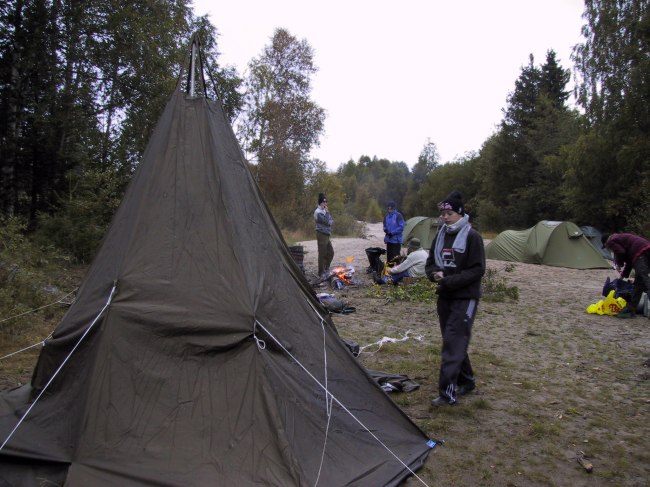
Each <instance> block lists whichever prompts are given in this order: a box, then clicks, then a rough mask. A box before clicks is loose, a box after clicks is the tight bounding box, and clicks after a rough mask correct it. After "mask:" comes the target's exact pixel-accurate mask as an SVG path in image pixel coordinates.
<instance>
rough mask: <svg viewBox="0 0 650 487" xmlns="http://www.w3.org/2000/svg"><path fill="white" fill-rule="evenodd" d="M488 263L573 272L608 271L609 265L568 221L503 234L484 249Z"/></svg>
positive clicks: (540, 223) (542, 224)
mask: <svg viewBox="0 0 650 487" xmlns="http://www.w3.org/2000/svg"><path fill="white" fill-rule="evenodd" d="M485 256H486V257H487V258H488V259H495V260H506V261H511V262H524V263H527V264H542V265H549V266H556V267H569V268H573V269H608V268H611V264H610V263H609V262H607V260H606V259H605V258H604V257H603V255H602V254H601V253H600V252H599V251H598V250H596V248H595V247H594V246H593V245H592V244H591V243H590V242H589V240H587V238H586V237H585V235H584V234H583V231H582V230H581V229H580V228H579V227H578V226H577V225H576V224H575V223H571V222H567V221H546V220H544V221H540V222H538V223H537V225H535V226H534V227H532V228H529V229H527V230H506V231H504V232H501V233H500V234H499V235H497V236H496V237H495V238H494V240H492V241H491V242H490V243H489V244H488V245H487V246H486V248H485Z"/></svg>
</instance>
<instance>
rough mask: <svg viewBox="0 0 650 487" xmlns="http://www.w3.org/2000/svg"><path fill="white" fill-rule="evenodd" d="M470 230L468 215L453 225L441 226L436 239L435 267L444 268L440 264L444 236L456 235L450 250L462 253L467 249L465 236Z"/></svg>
mask: <svg viewBox="0 0 650 487" xmlns="http://www.w3.org/2000/svg"><path fill="white" fill-rule="evenodd" d="M471 228H472V225H470V223H469V215H467V214H465V215H463V218H461V219H460V220H458V221H457V222H456V223H454V224H453V225H446V224H445V225H443V226H442V228H441V229H440V231H439V232H438V237H437V238H436V248H435V254H434V256H435V258H436V267H438V268H439V269H442V268H443V267H444V265H443V263H442V247H443V246H444V244H445V234H446V233H449V234H451V235H454V234H456V238H455V239H454V244H453V245H452V248H453V249H454V251H456V252H459V253H461V254H462V253H464V252H465V248H466V247H467V235H469V231H470V229H471Z"/></svg>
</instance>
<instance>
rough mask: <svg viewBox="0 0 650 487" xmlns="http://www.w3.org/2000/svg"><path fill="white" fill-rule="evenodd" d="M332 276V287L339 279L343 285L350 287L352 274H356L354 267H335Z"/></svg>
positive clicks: (331, 272)
mask: <svg viewBox="0 0 650 487" xmlns="http://www.w3.org/2000/svg"><path fill="white" fill-rule="evenodd" d="M330 274H331V275H332V277H331V278H330V279H331V281H332V287H335V286H334V281H335V280H336V279H338V280H339V281H341V282H342V283H343V284H347V285H350V284H352V274H354V267H348V266H342V265H339V266H336V267H333V268H332V269H331V270H330Z"/></svg>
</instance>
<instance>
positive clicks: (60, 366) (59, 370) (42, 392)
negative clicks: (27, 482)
mask: <svg viewBox="0 0 650 487" xmlns="http://www.w3.org/2000/svg"><path fill="white" fill-rule="evenodd" d="M116 287H117V281H115V282H114V283H113V289H111V293H110V294H109V296H108V300H107V301H106V304H105V305H104V307H103V308H102V309H101V310H100V312H99V314H98V315H97V316H96V317H95V319H94V320H93V321H92V323H91V324H90V325H89V326H88V328H87V329H86V331H85V332H84V333H83V335H81V338H79V341H78V342H77V343H76V344H75V346H74V347H72V350H70V353H69V354H68V356H67V357H66V358H65V359H64V360H63V362H61V365H59V368H58V369H56V371H55V372H54V374H53V375H52V377H50V380H48V381H47V384H45V387H43V389H42V390H41V392H40V393H39V394H38V396H36V399H34V402H32V404H30V406H29V408H28V409H27V411H25V414H23V415H22V417H21V418H20V420H19V421H18V423H17V424H16V426H14V429H13V430H11V433H9V436H7V438H6V439H5V441H4V442H3V443H2V445H0V451H2V449H3V448H4V447H5V445H6V444H7V442H8V441H9V440H10V439H11V437H12V436H13V435H14V433H15V432H16V430H17V429H18V427H19V426H20V425H21V424H22V423H23V421H24V420H25V418H26V417H27V415H28V414H29V413H30V411H31V410H32V408H33V407H34V406H36V403H37V402H38V400H39V399H40V398H41V396H42V395H43V394H44V393H45V391H46V390H47V388H48V387H49V386H50V384H51V383H52V381H53V380H54V378H55V377H56V376H57V375H58V374H59V372H61V369H63V366H64V365H65V364H66V362H67V361H68V359H69V358H70V357H71V356H72V354H73V353H74V351H75V350H76V349H77V347H78V346H79V345H80V344H81V342H82V341H83V339H84V338H86V335H88V333H89V332H90V330H91V329H92V327H93V326H95V323H97V320H99V317H100V316H101V315H102V314H103V313H104V311H105V310H106V308H108V306H109V305H110V304H111V301H112V300H113V294H114V293H115V288H116Z"/></svg>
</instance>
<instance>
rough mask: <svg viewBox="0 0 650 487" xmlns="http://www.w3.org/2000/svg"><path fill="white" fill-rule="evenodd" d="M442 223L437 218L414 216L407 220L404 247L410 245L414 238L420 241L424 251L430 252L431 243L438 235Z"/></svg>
mask: <svg viewBox="0 0 650 487" xmlns="http://www.w3.org/2000/svg"><path fill="white" fill-rule="evenodd" d="M439 226H440V221H439V220H438V218H437V217H435V218H434V217H429V216H414V217H413V218H409V219H408V220H406V225H404V231H403V232H402V245H406V244H408V241H409V240H410V239H412V238H413V237H416V238H419V239H420V244H421V245H422V248H423V249H426V250H429V249H430V248H431V243H432V242H433V239H434V238H435V237H436V233H438V227H439Z"/></svg>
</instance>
